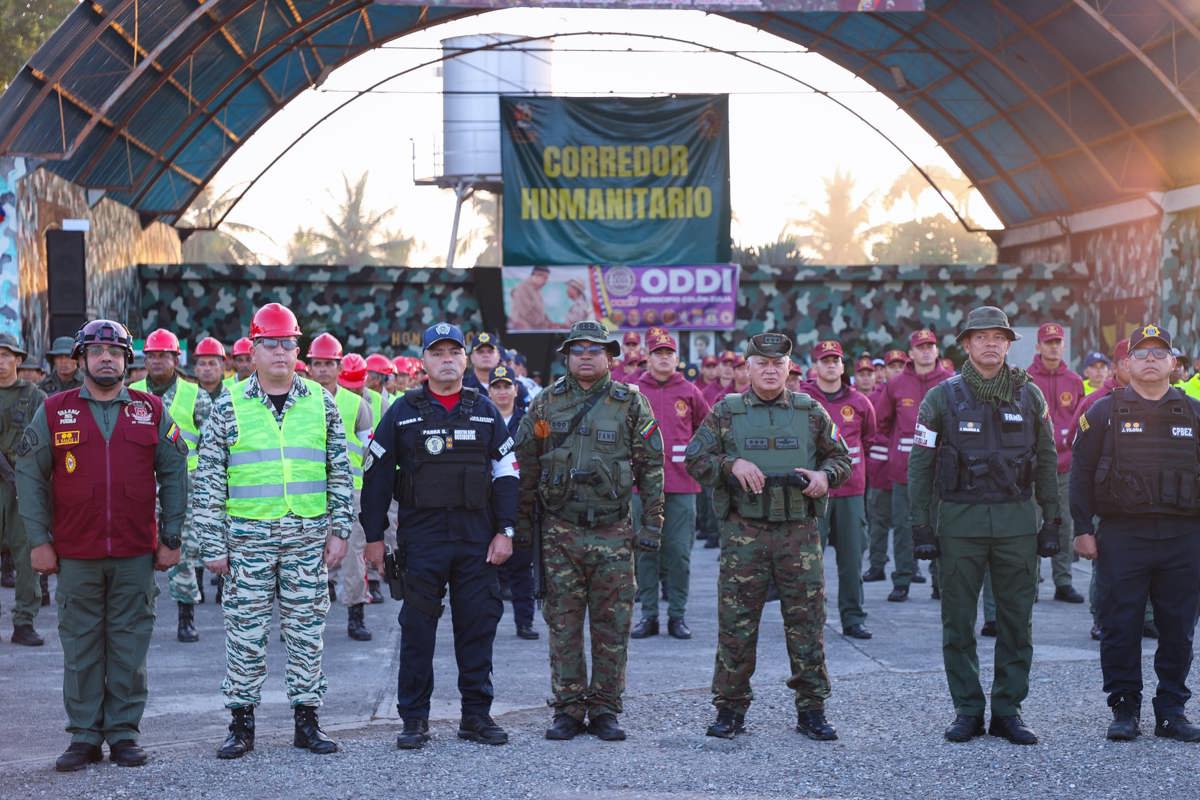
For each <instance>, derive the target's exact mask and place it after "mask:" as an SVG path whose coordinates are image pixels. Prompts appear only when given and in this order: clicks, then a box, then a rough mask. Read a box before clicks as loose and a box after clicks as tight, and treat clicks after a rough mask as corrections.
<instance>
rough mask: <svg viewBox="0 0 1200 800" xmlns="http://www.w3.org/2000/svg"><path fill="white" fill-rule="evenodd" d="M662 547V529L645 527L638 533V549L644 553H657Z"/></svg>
mask: <svg viewBox="0 0 1200 800" xmlns="http://www.w3.org/2000/svg"><path fill="white" fill-rule="evenodd" d="M660 547H662V528H650V527H647V526H645V525H643V526H642V530H641V531H640V532H639V533H638V537H637V549H638V550H641V551H642V552H643V553H657V552H658V550H659V548H660Z"/></svg>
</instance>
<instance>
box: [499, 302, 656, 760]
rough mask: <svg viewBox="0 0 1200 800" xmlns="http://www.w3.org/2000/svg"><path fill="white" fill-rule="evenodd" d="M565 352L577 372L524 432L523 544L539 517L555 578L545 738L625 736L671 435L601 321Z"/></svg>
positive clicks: (547, 394)
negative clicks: (640, 596)
mask: <svg viewBox="0 0 1200 800" xmlns="http://www.w3.org/2000/svg"><path fill="white" fill-rule="evenodd" d="M559 352H560V353H562V354H563V355H564V356H565V357H566V363H567V372H568V374H567V375H564V376H563V377H561V378H559V379H557V380H556V381H555V382H554V384H553V385H552V386H551V387H550V388H548V389H547V390H546V391H544V392H542V393H541V394H539V395H538V396H537V398H535V400H534V402H533V403H532V404H531V405H530V408H529V413H528V414H526V416H525V419H523V420H522V421H521V427H520V430H519V432H518V434H517V461H518V462H519V463H520V464H521V465H522V469H521V475H520V480H521V497H520V509H519V512H518V530H519V531H520V533H519V539H520V541H519V542H518V546H519V547H520V546H526V547H527V546H530V545H531V544H532V541H533V536H534V527H535V525H537V524H540V526H541V531H540V533H541V550H542V556H543V561H544V568H545V570H544V571H545V577H546V599H545V602H544V603H543V605H542V613H543V616H544V617H545V619H546V625H547V627H548V628H549V635H550V685H551V689H552V690H553V692H554V699H553V706H554V721H553V724H552V725H551V726H550V728H549V729H548V730H547V731H546V738H547V739H556V740H566V739H572V738H574V737H575V736H577V735H578V734H580V733H582V732H583V731H584V730H586V731H588V732H589V733H591V734H593V735H594V736H596V737H598V738H600V739H603V740H605V741H619V740H622V739H624V738H625V732H624V731H623V730H621V728H620V726H619V725H618V724H617V715H618V714H620V713H621V711H622V708H623V707H622V704H621V695H622V694H623V693H624V690H625V663H626V655H627V649H628V645H629V626H630V622H631V619H632V615H633V600H634V595H635V593H636V591H637V586H636V583H635V580H634V563H633V558H634V548H635V547H636V549H638V550H639V551H642V552H649V551H655V550H658V549H659V546H660V542H661V538H662V525H663V442H662V435H661V434H660V433H659V431H658V423H657V422H656V421H655V419H654V414H653V412H652V411H651V409H650V404H649V403H648V402H647V401H646V398H644V397H642V396H641V395H640V394H638V393H637V392H635V391H633V390H632V389H630V387H629V386H628V385H626V384H624V383H621V382H619V381H614V380H613V379H612V377H611V375H610V373H609V363H610V361H611V359H612V358H613V357H615V355H616V354H617V352H618V345H617V343H616V342H615V341H614V340H613V338H612V336H611V335H610V334H609V332H608V329H607V328H605V327H604V325H602V324H601V323H599V322H596V321H594V320H584V321H583V322H577V323H575V324H574V325H573V326H571V330H570V331H569V332H568V333H567V338H566V340H565V341H563V343H562V345H561V346H560V347H559ZM635 486H636V487H637V490H638V494H639V495H640V496H641V501H642V516H641V520H640V522H641V529H640V531H639V533H638V535H637V537H636V538H635V537H634V536H633V532H632V530H631V527H630V521H629V508H630V498H631V495H632V492H633V489H634V487H635ZM535 519H536V520H537V522H535ZM536 568H537V565H536V564H535V569H536ZM585 617H586V618H588V619H589V620H590V629H591V637H592V674H591V680H590V681H589V680H588V669H587V661H586V659H585V658H584V651H583V626H584V620H585ZM585 717H586V718H587V720H588V722H587V724H586V726H585V724H584V719H585Z"/></svg>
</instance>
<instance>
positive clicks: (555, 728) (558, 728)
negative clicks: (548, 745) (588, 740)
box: [546, 711, 587, 742]
mask: <svg viewBox="0 0 1200 800" xmlns="http://www.w3.org/2000/svg"><path fill="white" fill-rule="evenodd" d="M585 730H587V726H585V725H584V724H583V720H580V719H576V718H575V717H573V716H571V715H570V714H568V713H566V712H565V711H560V712H558V713H557V714H555V715H554V722H553V723H551V725H550V727H549V728H547V729H546V738H547V739H552V740H554V741H559V742H565V741H567V740H569V739H574V738H575V737H576V736H578V735H579V734H581V733H583V732H584V731H585Z"/></svg>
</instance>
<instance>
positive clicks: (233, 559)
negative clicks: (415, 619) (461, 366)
mask: <svg viewBox="0 0 1200 800" xmlns="http://www.w3.org/2000/svg"><path fill="white" fill-rule="evenodd" d="M262 409H266V412H265V413H269V414H270V417H269V418H268V417H264V416H261V415H262V414H263V413H264V412H263V411H262ZM247 420H249V421H250V422H251V423H252V424H253V427H252V426H251V425H250V424H247V422H246V421H247ZM263 420H266V425H265V426H263V427H262V428H260V427H259V426H262V425H263ZM271 420H273V421H274V423H275V424H276V425H278V426H279V428H278V429H277V430H275V431H272V430H269V425H270V421H271ZM252 441H253V442H255V443H256V444H254V445H253V447H252V448H251V449H247V448H248V447H250V445H249V443H250V442H252ZM259 442H261V443H264V444H265V446H264V447H260V446H259V444H257V443H259ZM284 448H286V450H287V451H288V453H287V455H284V456H283V458H282V466H280V463H281V458H280V453H281V451H282V450H283V449H284ZM293 451H295V453H294V455H293ZM267 454H271V455H272V456H273V458H269V459H268V458H264V456H265V455H267ZM263 465H266V469H268V470H269V469H271V468H274V469H275V470H276V471H278V470H283V472H282V474H283V475H284V476H286V487H285V485H284V483H283V480H273V479H272V477H271V475H272V474H273V473H271V472H269V471H267V472H264V471H262V470H263V469H264V466H263ZM192 485H193V488H194V490H195V496H194V499H193V503H192V508H193V517H192V520H193V525H194V526H195V530H196V534H197V538H198V540H199V543H200V552H201V557H202V558H203V560H204V561H206V562H207V561H218V560H220V559H221V558H225V557H228V559H229V575H228V576H227V577H226V579H225V586H224V592H223V601H222V603H223V605H222V607H223V610H224V612H225V680H224V682H223V683H222V685H221V688H222V690H223V692H224V693H225V705H226V706H227V707H229V708H245V707H253V706H256V705H258V703H259V702H260V700H261V699H262V685H263V682H264V681H265V680H266V677H267V637H268V633H269V631H270V627H271V614H272V611H273V609H274V605H275V599H276V597H278V599H279V610H280V626H281V628H282V632H283V641H284V645H285V647H286V649H287V662H288V665H287V676H286V683H287V694H288V699H289V700H290V701H291V704H292V706H293V707H295V706H311V707H315V706H319V705H320V704H321V698H322V697H323V696H324V694H325V689H326V681H325V674H324V672H323V671H322V669H321V654H322V652H323V650H324V643H323V634H324V631H325V615H326V612H328V610H329V591H328V588H327V582H328V572H327V570H326V566H325V561H324V558H323V556H324V548H325V539H326V536H327V535H328V533H329V532H330V527H331V526H332V529H333V531H334V533H335V534H336V535H338V536H341V537H342V538H346V537H348V536H349V535H350V526H351V515H352V506H351V502H352V497H353V483H352V478H351V474H350V462H349V460H348V459H347V455H346V434H345V432H344V430H343V428H342V417H341V413H340V412H339V411H338V409H337V405H336V404H335V402H334V400H333V397H331V396H330V395H329V393H328V392H326V391H324V390H323V389H322V388H321V387H320V386H319V385H318V384H316V383H313V382H312V381H307V380H304V379H302V378H300V377H298V376H294V377H293V379H292V387H291V389H290V390H289V392H288V395H287V398H286V399H285V400H284V403H283V409H282V411H277V410H276V408H275V406H274V404H273V403H272V402H271V400H270V398H269V397H268V396H267V395H266V393H265V392H264V391H263V389H262V386H261V385H260V384H259V382H258V378H257V376H251V377H250V378H249V379H248V380H247V381H245V382H244V383H240V384H238V386H237V387H236V390H235V392H234V393H232V394H226V395H222V396H221V398H220V399H218V400H217V402H216V404H215V405H214V406H213V409H212V415H211V417H210V418H209V421H208V424H207V425H206V426H205V428H204V433H203V436H201V440H200V448H199V465H198V466H197V468H196V472H195V474H194V475H193V479H192Z"/></svg>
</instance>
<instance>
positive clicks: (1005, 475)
mask: <svg viewBox="0 0 1200 800" xmlns="http://www.w3.org/2000/svg"><path fill="white" fill-rule="evenodd" d="M943 385H944V386H945V391H946V392H947V393H948V395H949V397H948V398H947V400H948V402H947V411H946V424H945V425H944V426H943V429H942V433H941V438H940V441H939V443H938V448H937V479H936V486H937V491H938V497H940V498H941V499H942V500H945V501H947V502H951V503H970V504H972V505H974V504H979V503H983V504H993V503H1012V502H1016V501H1018V500H1029V499H1030V498H1032V497H1033V476H1034V473H1035V471H1036V468H1037V424H1038V412H1037V410H1036V408H1035V407H1034V404H1033V394H1032V392H1030V391H1029V385H1028V384H1023V385H1022V386H1021V387H1020V388H1018V389H1017V394H1016V397H1015V398H1013V400H1012V401H1011V402H1008V403H1000V404H999V405H993V404H992V403H985V402H982V401H981V400H979V398H977V397H976V396H975V393H974V392H972V391H971V389H970V387H968V386H967V384H966V381H964V380H963V378H962V376H961V375H955V376H954V377H953V378H949V379H947V380H946V382H945V383H944V384H943Z"/></svg>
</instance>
